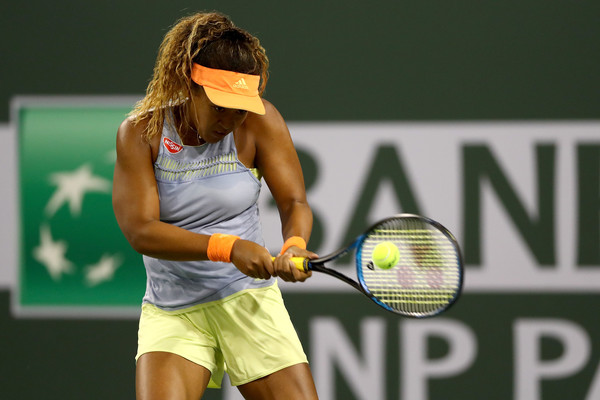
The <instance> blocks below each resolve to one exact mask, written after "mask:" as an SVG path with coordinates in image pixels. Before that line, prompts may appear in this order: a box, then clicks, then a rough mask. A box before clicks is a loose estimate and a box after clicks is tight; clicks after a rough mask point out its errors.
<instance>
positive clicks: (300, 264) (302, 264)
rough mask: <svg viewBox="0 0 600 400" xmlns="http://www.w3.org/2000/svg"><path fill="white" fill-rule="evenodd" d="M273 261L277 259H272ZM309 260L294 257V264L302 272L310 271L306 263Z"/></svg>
mask: <svg viewBox="0 0 600 400" xmlns="http://www.w3.org/2000/svg"><path fill="white" fill-rule="evenodd" d="M271 259H272V260H275V257H271ZM307 260H308V259H307V258H304V257H292V262H293V263H294V265H295V266H296V268H298V269H299V270H300V271H304V272H306V271H308V265H307V263H306V261H307Z"/></svg>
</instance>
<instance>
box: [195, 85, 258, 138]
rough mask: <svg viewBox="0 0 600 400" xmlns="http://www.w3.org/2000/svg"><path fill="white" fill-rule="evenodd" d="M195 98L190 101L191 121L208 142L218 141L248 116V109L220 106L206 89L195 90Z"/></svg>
mask: <svg viewBox="0 0 600 400" xmlns="http://www.w3.org/2000/svg"><path fill="white" fill-rule="evenodd" d="M192 96H193V99H192V101H190V102H189V107H190V109H189V112H190V114H189V115H190V116H189V118H190V121H189V122H190V123H191V124H192V126H195V127H196V129H197V130H198V134H199V135H200V137H201V138H202V139H204V141H205V142H207V143H216V142H218V141H220V140H222V139H223V138H225V136H227V135H228V134H230V133H231V132H233V131H234V130H235V129H237V128H238V127H239V126H240V125H242V123H243V122H244V120H245V119H246V117H247V116H248V111H246V110H235V109H232V108H225V107H220V106H217V105H216V104H214V103H213V102H211V101H210V100H209V98H208V96H206V93H205V92H204V89H203V88H202V87H198V88H197V89H196V90H194V94H193V95H192Z"/></svg>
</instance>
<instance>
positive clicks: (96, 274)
mask: <svg viewBox="0 0 600 400" xmlns="http://www.w3.org/2000/svg"><path fill="white" fill-rule="evenodd" d="M121 264H123V260H122V258H121V257H119V256H118V255H114V256H110V255H108V254H104V255H102V258H101V259H100V261H98V262H97V263H96V264H92V265H88V266H87V267H86V268H85V281H86V283H87V284H88V286H97V285H99V284H101V283H102V282H106V281H109V280H111V279H113V277H114V276H115V271H116V270H117V269H118V268H119V267H120V266H121Z"/></svg>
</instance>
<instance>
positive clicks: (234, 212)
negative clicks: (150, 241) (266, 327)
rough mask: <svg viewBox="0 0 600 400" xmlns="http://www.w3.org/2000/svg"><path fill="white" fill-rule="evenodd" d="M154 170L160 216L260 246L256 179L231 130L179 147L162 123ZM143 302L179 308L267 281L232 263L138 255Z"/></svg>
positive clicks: (170, 129)
mask: <svg viewBox="0 0 600 400" xmlns="http://www.w3.org/2000/svg"><path fill="white" fill-rule="evenodd" d="M160 140H161V143H160V150H159V152H158V157H157V159H156V162H155V163H154V174H155V177H156V182H157V185H158V194H159V198H160V219H161V221H163V222H166V223H169V224H172V225H175V226H178V227H180V228H184V229H187V230H189V231H192V232H196V233H201V234H206V235H210V234H213V233H229V234H232V235H237V236H240V237H241V238H242V239H246V240H250V241H253V242H256V243H258V244H260V245H262V246H264V240H263V237H262V229H261V225H260V220H259V212H258V204H257V200H258V196H259V194H260V188H261V183H260V180H259V178H258V177H257V176H256V175H257V174H255V173H253V171H252V170H250V169H248V168H246V166H244V165H243V164H242V163H241V162H240V161H239V160H238V157H237V149H236V147H235V140H234V137H233V134H229V135H227V136H226V137H225V138H224V139H223V140H221V141H220V142H218V143H207V144H205V145H202V146H185V145H183V144H182V142H181V139H180V138H179V135H178V134H177V132H176V131H175V129H174V128H173V127H172V126H171V125H170V124H168V123H166V122H165V124H164V126H163V131H162V135H161V138H160ZM143 260H144V265H145V267H146V276H147V284H146V294H145V296H144V300H143V301H144V302H145V303H152V304H154V305H156V306H157V307H159V308H162V309H165V310H179V309H182V308H187V307H191V306H194V305H197V304H201V303H207V302H209V301H214V300H220V299H223V298H225V297H227V296H229V295H232V294H234V293H237V292H239V291H241V290H245V289H250V288H259V287H266V286H270V285H272V284H273V283H274V282H275V280H274V279H273V278H271V279H269V280H257V279H254V278H250V277H248V276H246V275H244V274H243V273H241V272H240V271H239V270H238V269H237V268H236V267H235V266H234V265H233V264H231V263H224V262H212V261H168V260H161V259H157V258H153V257H148V256H143Z"/></svg>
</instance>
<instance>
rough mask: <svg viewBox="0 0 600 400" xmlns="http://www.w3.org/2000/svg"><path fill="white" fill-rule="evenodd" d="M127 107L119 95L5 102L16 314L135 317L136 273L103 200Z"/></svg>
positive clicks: (135, 257) (135, 261) (141, 275)
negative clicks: (9, 127)
mask: <svg viewBox="0 0 600 400" xmlns="http://www.w3.org/2000/svg"><path fill="white" fill-rule="evenodd" d="M132 104H133V101H132V100H131V99H122V98H116V99H104V100H98V99H96V98H70V99H61V98H42V99H29V98H21V99H18V100H17V101H15V103H14V104H13V123H14V124H15V125H16V129H17V133H18V135H17V136H18V145H19V155H20V156H19V182H20V197H21V198H20V208H21V210H20V216H21V220H20V231H21V232H20V233H21V238H20V239H21V240H20V265H19V279H18V280H19V282H18V287H17V290H16V291H15V292H14V301H13V308H15V311H16V313H17V314H18V315H26V316H44V317H46V316H76V317H86V316H87V317H92V316H102V315H106V316H110V317H118V316H121V315H127V316H133V315H135V314H136V313H138V314H139V311H138V310H139V304H140V302H141V298H142V296H143V294H144V289H145V272H144V269H143V265H142V263H141V259H140V255H139V254H137V253H136V252H135V251H133V250H132V249H131V248H130V247H129V246H128V244H127V242H126V241H125V238H124V237H123V235H122V234H121V232H120V230H119V227H118V225H117V223H116V220H115V217H114V214H113V211H112V202H111V193H112V174H113V169H114V164H115V158H116V153H115V140H116V131H117V128H118V127H119V124H120V123H121V121H123V119H124V118H125V116H126V114H127V112H128V111H129V110H130V108H131V105H132Z"/></svg>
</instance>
